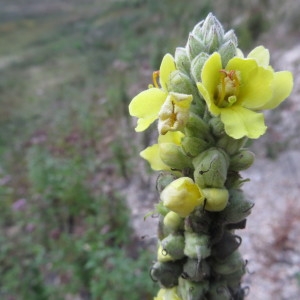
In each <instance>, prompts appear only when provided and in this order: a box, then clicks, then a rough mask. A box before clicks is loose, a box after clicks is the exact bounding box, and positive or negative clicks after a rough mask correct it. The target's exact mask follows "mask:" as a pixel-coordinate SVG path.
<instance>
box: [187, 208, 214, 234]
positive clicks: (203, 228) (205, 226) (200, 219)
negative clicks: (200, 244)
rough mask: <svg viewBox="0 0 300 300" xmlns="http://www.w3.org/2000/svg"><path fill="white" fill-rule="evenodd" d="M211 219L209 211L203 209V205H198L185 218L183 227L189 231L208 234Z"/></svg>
mask: <svg viewBox="0 0 300 300" xmlns="http://www.w3.org/2000/svg"><path fill="white" fill-rule="evenodd" d="M211 221H212V219H211V215H210V213H209V212H207V211H206V210H204V209H203V207H198V208H196V209H195V211H194V212H193V213H192V214H190V215H189V216H187V217H186V218H185V220H184V229H185V230H186V231H189V232H197V233H199V234H209V231H210V224H211Z"/></svg>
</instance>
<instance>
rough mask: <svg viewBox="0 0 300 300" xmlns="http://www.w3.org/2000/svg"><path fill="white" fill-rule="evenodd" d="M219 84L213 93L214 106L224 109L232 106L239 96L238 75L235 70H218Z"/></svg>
mask: <svg viewBox="0 0 300 300" xmlns="http://www.w3.org/2000/svg"><path fill="white" fill-rule="evenodd" d="M220 73H221V74H220V83H219V84H218V86H217V89H216V93H215V97H214V98H215V104H216V105H217V106H218V107H221V108H224V107H228V106H231V105H233V104H234V103H235V102H236V101H237V96H238V94H239V87H240V80H239V76H238V75H239V74H238V73H237V71H235V70H230V71H227V70H224V69H222V70H220Z"/></svg>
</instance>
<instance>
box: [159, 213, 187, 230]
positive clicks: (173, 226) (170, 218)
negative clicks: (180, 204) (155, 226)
mask: <svg viewBox="0 0 300 300" xmlns="http://www.w3.org/2000/svg"><path fill="white" fill-rule="evenodd" d="M163 223H164V225H165V226H166V227H167V228H169V229H170V230H172V231H177V230H178V229H179V228H181V227H182V226H183V219H182V218H181V217H180V216H179V215H178V214H177V213H175V212H174V211H170V212H168V213H167V214H166V216H165V217H164V221H163Z"/></svg>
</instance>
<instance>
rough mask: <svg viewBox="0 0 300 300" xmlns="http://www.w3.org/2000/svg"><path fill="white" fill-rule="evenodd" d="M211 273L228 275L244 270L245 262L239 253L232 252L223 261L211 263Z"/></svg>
mask: <svg viewBox="0 0 300 300" xmlns="http://www.w3.org/2000/svg"><path fill="white" fill-rule="evenodd" d="M211 267H212V269H213V271H214V272H215V273H217V274H219V275H229V274H232V273H234V272H236V271H238V270H241V269H242V270H243V269H244V268H245V261H244V259H243V258H242V256H241V254H240V252H239V251H237V250H236V251H234V252H233V253H232V254H231V255H229V256H228V257H227V258H226V259H225V260H214V261H212V264H211Z"/></svg>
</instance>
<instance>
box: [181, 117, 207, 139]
mask: <svg viewBox="0 0 300 300" xmlns="http://www.w3.org/2000/svg"><path fill="white" fill-rule="evenodd" d="M184 132H185V135H186V136H194V137H197V138H201V139H204V140H205V141H207V142H210V141H212V137H211V135H210V130H209V127H208V125H207V123H206V122H204V120H203V119H202V118H200V117H199V116H197V115H196V114H194V113H192V112H191V113H190V115H189V119H188V121H187V123H186V125H185V129H184Z"/></svg>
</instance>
